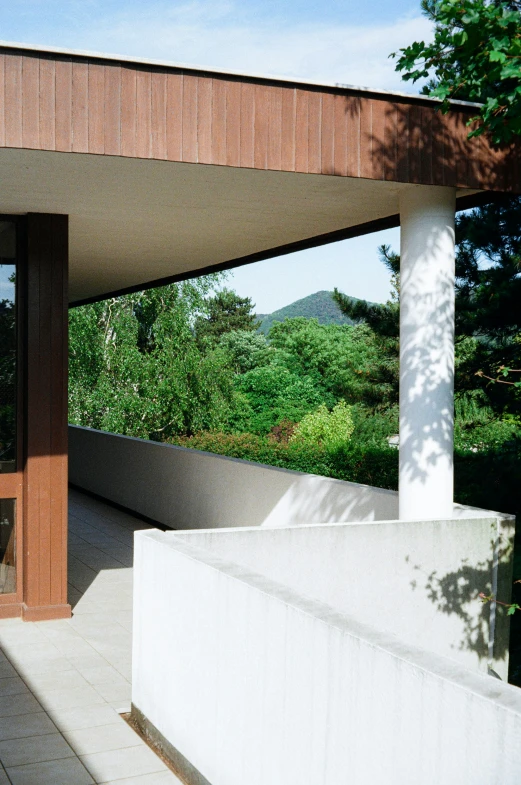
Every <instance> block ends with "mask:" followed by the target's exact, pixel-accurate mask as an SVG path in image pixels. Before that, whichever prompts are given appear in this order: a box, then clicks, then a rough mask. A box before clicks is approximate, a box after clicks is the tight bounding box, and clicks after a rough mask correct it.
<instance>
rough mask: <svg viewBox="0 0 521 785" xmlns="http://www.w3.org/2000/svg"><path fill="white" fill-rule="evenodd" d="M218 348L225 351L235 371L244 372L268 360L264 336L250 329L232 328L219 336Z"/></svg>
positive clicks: (267, 347) (268, 354)
mask: <svg viewBox="0 0 521 785" xmlns="http://www.w3.org/2000/svg"><path fill="white" fill-rule="evenodd" d="M218 346H219V348H220V349H222V351H223V352H225V353H226V355H227V356H228V359H229V363H230V365H231V366H232V368H233V369H234V370H235V372H236V373H246V371H251V370H252V369H253V368H257V367H258V366H260V365H266V364H267V363H269V361H270V355H272V354H273V352H271V351H270V348H269V346H268V341H267V339H266V336H265V335H263V334H262V333H256V332H252V331H251V330H232V331H231V332H227V333H225V334H224V335H222V336H221V339H220V340H219V344H218Z"/></svg>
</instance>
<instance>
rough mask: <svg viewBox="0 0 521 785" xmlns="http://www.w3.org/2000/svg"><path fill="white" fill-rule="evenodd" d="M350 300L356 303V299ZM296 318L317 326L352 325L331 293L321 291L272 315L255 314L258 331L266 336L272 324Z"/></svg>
mask: <svg viewBox="0 0 521 785" xmlns="http://www.w3.org/2000/svg"><path fill="white" fill-rule="evenodd" d="M351 299H352V300H353V301H355V302H356V297H353V298H351ZM296 316H304V317H305V318H306V319H317V320H318V322H319V324H354V322H353V321H352V319H349V317H347V316H344V314H343V313H342V311H341V310H340V308H339V307H338V305H337V304H336V302H335V301H334V300H333V292H327V291H321V292H315V294H310V295H309V296H308V297H303V298H302V299H301V300H296V301H295V302H294V303H291V304H290V305H286V306H285V307H284V308H279V310H278V311H273V313H269V314H260V313H259V314H257V319H258V320H259V321H260V326H259V331H260V332H261V333H264V335H267V334H268V333H269V331H270V328H271V326H272V324H273V322H283V321H284V319H294V318H295V317H296Z"/></svg>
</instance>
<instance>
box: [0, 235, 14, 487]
mask: <svg viewBox="0 0 521 785" xmlns="http://www.w3.org/2000/svg"><path fill="white" fill-rule="evenodd" d="M16 348H17V330H16V225H15V224H14V222H13V221H0V473H2V472H14V471H16V397H17V396H16V388H17V385H16V376H17V373H16Z"/></svg>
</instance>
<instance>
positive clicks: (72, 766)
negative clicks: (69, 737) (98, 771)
mask: <svg viewBox="0 0 521 785" xmlns="http://www.w3.org/2000/svg"><path fill="white" fill-rule="evenodd" d="M7 774H8V775H9V779H10V780H11V783H12V785H95V783H94V780H93V779H92V777H91V776H90V774H89V773H88V772H87V770H86V769H85V767H84V766H83V765H82V763H81V762H80V761H79V760H78V758H61V759H60V760H51V761H46V762H44V763H29V764H27V765H25V766H14V767H13V768H10V769H7Z"/></svg>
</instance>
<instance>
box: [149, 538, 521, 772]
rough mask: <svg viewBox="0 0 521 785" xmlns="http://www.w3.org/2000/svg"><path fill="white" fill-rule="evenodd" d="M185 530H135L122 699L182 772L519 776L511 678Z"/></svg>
mask: <svg viewBox="0 0 521 785" xmlns="http://www.w3.org/2000/svg"><path fill="white" fill-rule="evenodd" d="M346 528H348V527H346ZM349 528H351V527H349ZM364 528H366V527H364ZM369 528H371V527H369ZM262 533H263V534H269V535H270V536H271V534H272V533H268V532H262ZM259 534H260V532H259ZM185 540H186V538H184V537H183V538H181V537H178V536H177V535H176V534H175V533H161V532H157V531H156V532H139V533H137V534H136V555H135V589H134V648H133V704H134V706H135V714H136V716H137V718H138V719H141V721H143V720H144V718H146V720H144V721H145V724H146V726H147V727H148V729H149V730H150V729H151V730H152V732H153V733H155V734H156V736H157V737H158V738H162V739H164V740H166V742H167V748H168V749H169V750H170V751H174V758H175V759H176V760H177V761H178V762H181V763H183V762H184V763H186V765H184V766H183V770H184V772H185V774H187V776H189V779H188V780H187V781H188V782H190V783H193V784H194V785H196V784H197V785H200V783H202V782H205V783H206V782H209V783H211V785H244V783H248V785H346V784H347V783H352V785H375V783H385V785H441V783H442V784H443V785H517V784H518V782H519V780H520V777H521V745H520V744H519V738H520V736H521V692H520V691H519V690H518V689H517V688H515V687H510V686H509V685H507V684H504V683H502V682H500V681H498V680H496V679H493V678H492V677H488V676H482V675H479V674H474V673H472V672H470V671H469V670H467V669H466V668H464V667H462V666H461V665H459V664H458V663H456V662H453V661H451V660H450V659H447V658H444V657H441V656H439V655H438V654H434V653H431V652H427V651H425V650H422V649H419V648H415V647H413V646H411V645H410V644H406V643H403V642H401V641H399V640H398V639H397V638H396V637H395V636H392V635H389V634H388V633H386V632H382V631H377V630H376V629H374V628H373V627H370V626H368V625H367V624H364V623H362V622H360V621H358V620H357V619H353V618H352V617H349V616H347V615H345V614H342V613H340V612H338V611H335V609H334V608H332V607H331V606H330V605H326V604H323V603H320V602H318V601H317V600H313V599H311V598H309V597H305V596H304V595H303V594H301V593H298V592H296V591H295V590H294V589H292V588H290V587H288V586H284V585H281V584H278V583H276V582H274V581H272V580H271V579H270V578H267V577H264V576H262V575H260V574H258V573H254V572H252V571H251V570H249V569H248V568H247V567H244V566H240V565H237V564H234V563H233V562H227V561H226V560H224V559H222V558H221V557H219V556H217V555H216V554H215V553H211V552H210V551H207V550H203V549H201V548H197V547H194V546H193V545H192V544H190V543H188V542H186V541H185ZM194 541H195V540H194ZM346 578H347V580H349V576H346ZM375 578H376V576H375ZM385 590H386V587H385V586H382V592H385ZM151 662H153V667H151V665H150V663H151ZM197 772H199V774H198V773H197Z"/></svg>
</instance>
